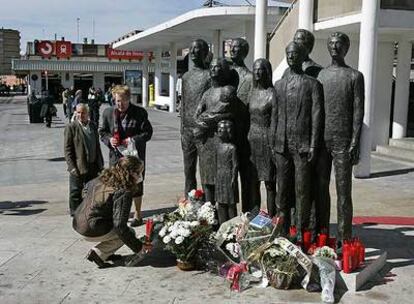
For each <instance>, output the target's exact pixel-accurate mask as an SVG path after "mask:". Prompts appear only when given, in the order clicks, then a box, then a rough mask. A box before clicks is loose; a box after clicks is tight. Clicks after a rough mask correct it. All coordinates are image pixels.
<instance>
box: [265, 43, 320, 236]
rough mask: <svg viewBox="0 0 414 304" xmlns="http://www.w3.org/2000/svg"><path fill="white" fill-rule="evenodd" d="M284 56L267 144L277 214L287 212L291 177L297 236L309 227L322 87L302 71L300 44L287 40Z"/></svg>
mask: <svg viewBox="0 0 414 304" xmlns="http://www.w3.org/2000/svg"><path fill="white" fill-rule="evenodd" d="M286 58H287V62H288V65H289V71H288V73H287V76H286V77H285V78H282V79H281V80H279V81H277V82H276V83H275V90H276V98H275V100H274V104H273V107H272V119H271V126H270V134H271V135H270V140H271V144H270V146H271V148H272V152H273V154H274V157H275V159H276V174H277V185H278V190H277V195H276V205H277V208H278V215H279V216H281V217H284V218H285V219H286V218H288V216H289V213H288V212H289V206H288V199H289V194H290V193H289V189H290V188H289V187H290V183H291V181H292V180H293V177H294V180H295V198H296V202H295V219H296V226H297V228H298V229H297V230H298V235H297V236H298V239H299V240H301V238H302V229H309V219H310V210H311V187H312V178H311V163H312V162H313V161H314V160H315V157H316V152H317V149H318V148H319V147H318V144H319V143H320V139H319V138H320V136H321V131H322V113H321V109H322V104H323V91H322V85H321V84H320V83H319V82H318V81H317V80H316V79H315V78H313V77H310V76H308V75H306V74H304V73H303V70H302V63H303V61H304V60H305V58H306V50H305V48H304V47H303V46H301V45H299V44H297V43H295V42H291V43H289V45H288V46H287V47H286ZM285 228H287V227H286V226H285ZM285 232H286V231H285Z"/></svg>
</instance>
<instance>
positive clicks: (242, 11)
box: [113, 4, 289, 51]
mask: <svg viewBox="0 0 414 304" xmlns="http://www.w3.org/2000/svg"><path fill="white" fill-rule="evenodd" d="M280 5H283V6H284V7H281V6H279V7H274V6H270V7H269V9H268V18H267V27H268V32H271V30H273V28H274V27H275V25H276V23H277V22H278V20H279V19H280V17H281V16H282V15H283V13H284V11H285V7H287V6H289V4H280ZM254 18H255V7H253V6H224V7H213V8H201V9H197V10H193V11H190V12H188V13H185V14H183V15H181V16H178V17H176V18H174V19H171V20H169V21H167V22H164V23H161V24H159V25H157V26H154V27H152V28H150V29H147V30H145V31H143V32H141V33H138V34H135V35H132V36H130V37H128V38H125V39H123V40H120V41H119V42H116V43H114V44H113V47H114V48H119V49H124V50H141V51H152V50H155V49H156V48H157V47H162V48H165V49H169V45H170V43H171V42H175V43H176V45H177V48H186V47H188V46H189V45H190V43H191V41H193V40H194V39H197V38H201V39H205V40H206V41H208V42H211V40H212V33H213V32H214V31H215V30H221V35H222V37H223V39H228V38H236V37H240V36H242V34H243V33H245V31H246V29H245V27H244V24H245V22H248V21H250V22H253V24H254Z"/></svg>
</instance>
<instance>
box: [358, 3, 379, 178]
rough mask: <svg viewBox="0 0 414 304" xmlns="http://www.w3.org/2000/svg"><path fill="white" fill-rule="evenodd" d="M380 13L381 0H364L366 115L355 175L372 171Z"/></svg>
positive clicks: (362, 36) (361, 37)
mask: <svg viewBox="0 0 414 304" xmlns="http://www.w3.org/2000/svg"><path fill="white" fill-rule="evenodd" d="M378 13H379V1H377V0H363V1H362V8H361V28H360V34H359V41H360V43H359V59H360V60H359V62H358V69H359V71H360V72H361V73H362V74H363V75H364V80H365V103H364V109H365V115H364V123H363V126H362V132H361V141H360V162H359V164H358V166H356V167H355V169H354V175H355V177H369V175H370V173H371V145H372V136H373V129H374V125H373V121H374V117H373V116H374V115H373V114H374V102H375V72H376V71H375V64H376V62H377V58H376V56H377V53H376V50H377V39H378V37H377V36H378V33H377V29H378Z"/></svg>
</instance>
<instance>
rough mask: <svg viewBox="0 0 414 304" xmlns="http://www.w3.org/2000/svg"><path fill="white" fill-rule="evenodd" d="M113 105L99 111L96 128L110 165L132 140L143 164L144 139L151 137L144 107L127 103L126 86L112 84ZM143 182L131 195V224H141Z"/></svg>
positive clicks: (145, 143)
mask: <svg viewBox="0 0 414 304" xmlns="http://www.w3.org/2000/svg"><path fill="white" fill-rule="evenodd" d="M112 94H113V95H114V99H115V106H114V107H110V108H107V109H105V111H104V112H103V114H102V127H101V128H100V129H99V134H100V136H101V140H102V142H103V143H104V144H105V145H106V146H107V147H108V148H109V164H110V165H111V166H113V165H114V164H115V163H116V162H117V161H118V160H119V158H120V157H121V156H122V155H121V153H120V152H119V146H121V145H124V146H127V145H128V143H129V141H130V140H131V139H133V141H134V143H135V147H136V149H137V152H138V157H139V158H140V159H141V160H143V161H144V163H145V150H146V145H147V141H149V140H150V139H151V137H152V126H151V123H150V122H149V120H148V113H147V111H146V110H145V109H144V108H141V107H139V106H136V105H133V104H131V103H130V97H131V91H130V89H129V88H128V87H127V86H120V85H118V86H115V87H114V88H113V90H112ZM143 195H144V184H143V182H141V185H140V191H138V193H137V196H136V197H135V198H134V205H135V211H136V212H135V218H134V220H133V221H132V223H131V226H139V225H140V224H141V223H142V217H141V205H142V196H143Z"/></svg>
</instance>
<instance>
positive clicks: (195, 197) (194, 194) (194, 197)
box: [188, 189, 204, 201]
mask: <svg viewBox="0 0 414 304" xmlns="http://www.w3.org/2000/svg"><path fill="white" fill-rule="evenodd" d="M203 196H204V191H203V190H201V189H197V190H196V189H193V190H191V191H190V192H188V199H189V200H190V201H200V200H202V199H203Z"/></svg>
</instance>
